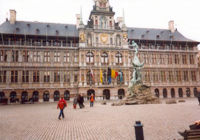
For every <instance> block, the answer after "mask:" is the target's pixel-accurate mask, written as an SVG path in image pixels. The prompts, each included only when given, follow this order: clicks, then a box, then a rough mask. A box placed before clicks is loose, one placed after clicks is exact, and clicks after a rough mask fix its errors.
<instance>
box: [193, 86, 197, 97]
mask: <svg viewBox="0 0 200 140" xmlns="http://www.w3.org/2000/svg"><path fill="white" fill-rule="evenodd" d="M193 92H194V96H195V97H197V95H198V91H197V88H196V87H195V88H194V89H193Z"/></svg>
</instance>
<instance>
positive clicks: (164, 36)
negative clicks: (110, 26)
mask: <svg viewBox="0 0 200 140" xmlns="http://www.w3.org/2000/svg"><path fill="white" fill-rule="evenodd" d="M128 38H129V39H136V40H159V41H185V42H197V41H194V40H191V39H188V38H186V37H184V36H183V35H182V34H181V33H180V32H179V31H178V30H175V32H174V33H172V32H171V31H170V30H167V29H152V28H128Z"/></svg>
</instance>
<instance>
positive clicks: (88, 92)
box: [87, 89, 95, 100]
mask: <svg viewBox="0 0 200 140" xmlns="http://www.w3.org/2000/svg"><path fill="white" fill-rule="evenodd" d="M91 94H94V99H95V91H94V89H89V90H88V91H87V99H88V100H89V99H90V96H91Z"/></svg>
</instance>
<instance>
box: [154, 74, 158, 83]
mask: <svg viewBox="0 0 200 140" xmlns="http://www.w3.org/2000/svg"><path fill="white" fill-rule="evenodd" d="M153 81H154V82H158V73H157V72H153Z"/></svg>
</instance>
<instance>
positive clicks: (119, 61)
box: [115, 52, 122, 64]
mask: <svg viewBox="0 0 200 140" xmlns="http://www.w3.org/2000/svg"><path fill="white" fill-rule="evenodd" d="M115 58H116V61H115V62H116V64H122V54H121V53H119V52H118V53H117V54H116V55H115Z"/></svg>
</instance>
